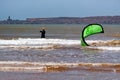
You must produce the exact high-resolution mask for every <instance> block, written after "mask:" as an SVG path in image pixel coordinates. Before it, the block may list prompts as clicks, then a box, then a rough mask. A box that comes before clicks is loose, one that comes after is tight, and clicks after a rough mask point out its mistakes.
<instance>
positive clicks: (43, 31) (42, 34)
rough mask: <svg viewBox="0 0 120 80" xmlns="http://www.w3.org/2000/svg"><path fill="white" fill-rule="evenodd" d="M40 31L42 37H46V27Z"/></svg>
mask: <svg viewBox="0 0 120 80" xmlns="http://www.w3.org/2000/svg"><path fill="white" fill-rule="evenodd" d="M40 32H41V38H45V33H46V31H45V29H42V30H40Z"/></svg>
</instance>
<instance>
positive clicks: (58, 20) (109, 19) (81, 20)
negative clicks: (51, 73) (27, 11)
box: [0, 16, 120, 24]
mask: <svg viewBox="0 0 120 80" xmlns="http://www.w3.org/2000/svg"><path fill="white" fill-rule="evenodd" d="M90 23H100V24H120V16H93V17H53V18H26V20H12V19H11V18H10V16H9V17H8V19H6V20H3V21H0V24H90Z"/></svg>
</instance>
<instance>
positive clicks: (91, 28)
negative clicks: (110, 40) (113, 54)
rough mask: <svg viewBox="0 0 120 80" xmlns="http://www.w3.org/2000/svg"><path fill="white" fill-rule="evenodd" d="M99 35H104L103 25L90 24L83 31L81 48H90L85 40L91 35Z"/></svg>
mask: <svg viewBox="0 0 120 80" xmlns="http://www.w3.org/2000/svg"><path fill="white" fill-rule="evenodd" d="M98 33H104V30H103V27H102V25H100V24H89V25H87V26H86V27H85V28H84V29H83V31H82V35H81V46H89V45H88V44H87V43H86V41H85V38H86V37H88V36H90V35H93V34H98Z"/></svg>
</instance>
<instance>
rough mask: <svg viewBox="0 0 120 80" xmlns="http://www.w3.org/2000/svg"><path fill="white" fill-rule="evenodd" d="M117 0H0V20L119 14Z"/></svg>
mask: <svg viewBox="0 0 120 80" xmlns="http://www.w3.org/2000/svg"><path fill="white" fill-rule="evenodd" d="M119 3H120V1H119V0H90V1H88V0H52V1H50V0H34V1H33V0H0V20H5V19H7V17H8V16H11V18H12V19H20V20H25V19H26V18H49V17H90V16H118V15H120V9H119V8H120V5H119Z"/></svg>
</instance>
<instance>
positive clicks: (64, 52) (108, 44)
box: [0, 24, 120, 80]
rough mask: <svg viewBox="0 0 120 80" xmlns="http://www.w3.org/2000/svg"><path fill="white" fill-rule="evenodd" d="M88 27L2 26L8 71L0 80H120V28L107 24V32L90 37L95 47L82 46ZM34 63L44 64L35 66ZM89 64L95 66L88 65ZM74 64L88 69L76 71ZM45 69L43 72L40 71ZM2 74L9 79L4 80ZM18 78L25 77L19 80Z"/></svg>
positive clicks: (2, 62) (0, 45)
mask: <svg viewBox="0 0 120 80" xmlns="http://www.w3.org/2000/svg"><path fill="white" fill-rule="evenodd" d="M84 26H85V25H73V24H72V25H67V24H65V25H49V24H47V25H0V70H1V71H7V72H6V73H2V72H1V73H0V79H1V80H4V79H5V80H8V78H7V76H11V77H12V78H11V79H12V80H26V79H30V80H32V79H40V80H45V79H48V80H56V79H57V80H61V79H62V80H72V79H74V80H79V79H81V80H93V79H95V80H101V78H102V79H104V80H107V79H109V80H111V79H112V80H119V70H120V67H119V66H120V64H119V63H120V25H103V27H104V30H105V33H104V34H97V35H93V36H90V37H88V38H87V39H86V40H87V42H88V44H90V45H91V46H89V47H81V46H80V34H81V31H82V29H83V27H84ZM41 27H45V28H46V31H47V34H46V39H41V38H40V33H39V30H40V28H41ZM24 62H26V63H27V62H28V64H27V65H24ZM34 62H37V64H43V63H44V65H41V66H38V65H37V66H34V65H36V64H35V63H34ZM17 63H20V64H21V65H17ZM57 63H58V64H60V65H61V66H60V65H59V66H58V65H57ZM86 63H88V64H89V63H90V64H92V65H93V66H90V65H87V66H85V65H84V64H86ZM98 63H99V66H97V68H96V67H94V65H98ZM103 63H104V66H100V65H102V64H103ZM64 64H65V65H67V67H66V66H65V65H64ZM74 64H76V65H78V64H81V65H84V66H82V68H81V66H77V68H76V67H75V66H72V65H74ZM107 64H108V65H107ZM68 65H69V66H68ZM116 65H117V67H116ZM48 66H49V67H50V68H49V67H48ZM111 66H114V67H111ZM41 67H42V68H41ZM46 67H47V68H46ZM56 67H57V68H56ZM69 67H70V68H69ZM43 68H44V69H48V70H49V71H47V72H46V71H44V69H43ZM41 69H42V72H41V71H40V72H39V71H36V70H41ZM61 70H62V71H61ZM16 71H17V72H16ZM31 74H33V75H31ZM38 74H40V75H39V76H38ZM2 75H5V76H4V77H2V78H1V76H2ZM14 75H16V76H23V77H22V78H19V79H16V77H13V76H14ZM54 76H56V77H54ZM29 77H31V78H29Z"/></svg>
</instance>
